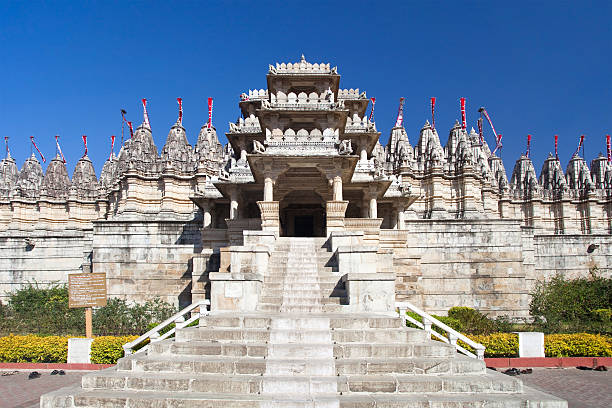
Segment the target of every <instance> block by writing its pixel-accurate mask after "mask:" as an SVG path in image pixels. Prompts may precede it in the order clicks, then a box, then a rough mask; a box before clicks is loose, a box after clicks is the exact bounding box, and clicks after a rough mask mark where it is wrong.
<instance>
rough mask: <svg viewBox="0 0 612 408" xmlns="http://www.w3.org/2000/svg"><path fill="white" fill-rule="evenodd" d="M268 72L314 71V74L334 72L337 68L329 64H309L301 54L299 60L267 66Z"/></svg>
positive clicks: (294, 72)
mask: <svg viewBox="0 0 612 408" xmlns="http://www.w3.org/2000/svg"><path fill="white" fill-rule="evenodd" d="M269 72H270V73H271V74H297V73H316V74H336V73H337V68H336V67H333V68H330V66H329V64H323V63H320V64H317V63H314V64H311V63H310V62H307V61H306V58H304V56H303V55H302V59H301V60H300V62H296V63H293V64H292V63H288V64H285V63H282V64H279V63H276V66H272V65H270V66H269Z"/></svg>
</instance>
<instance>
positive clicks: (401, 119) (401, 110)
mask: <svg viewBox="0 0 612 408" xmlns="http://www.w3.org/2000/svg"><path fill="white" fill-rule="evenodd" d="M403 124H404V97H401V98H400V104H399V109H398V110H397V119H396V121H395V127H402V125H403Z"/></svg>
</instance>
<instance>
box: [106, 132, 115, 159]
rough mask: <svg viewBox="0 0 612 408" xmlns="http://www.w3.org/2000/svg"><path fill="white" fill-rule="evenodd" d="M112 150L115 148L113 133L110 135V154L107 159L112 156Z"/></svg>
mask: <svg viewBox="0 0 612 408" xmlns="http://www.w3.org/2000/svg"><path fill="white" fill-rule="evenodd" d="M114 150H115V135H111V152H110V155H109V156H108V160H110V159H112V158H113V153H114Z"/></svg>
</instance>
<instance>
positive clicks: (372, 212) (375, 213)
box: [368, 196, 378, 218]
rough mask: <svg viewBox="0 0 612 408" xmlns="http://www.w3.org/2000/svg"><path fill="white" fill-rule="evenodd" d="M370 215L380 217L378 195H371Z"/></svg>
mask: <svg viewBox="0 0 612 408" xmlns="http://www.w3.org/2000/svg"><path fill="white" fill-rule="evenodd" d="M368 215H369V217H370V218H378V203H377V202H376V196H370V211H369V213H368Z"/></svg>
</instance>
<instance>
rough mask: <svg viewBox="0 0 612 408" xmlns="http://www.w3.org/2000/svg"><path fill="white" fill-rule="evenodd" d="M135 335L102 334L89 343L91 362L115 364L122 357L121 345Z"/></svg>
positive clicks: (131, 339) (134, 337) (132, 338)
mask: <svg viewBox="0 0 612 408" xmlns="http://www.w3.org/2000/svg"><path fill="white" fill-rule="evenodd" d="M136 338H137V336H121V337H114V336H102V337H96V338H95V339H94V341H93V342H92V343H91V362H92V363H94V364H115V363H116V362H117V360H119V359H120V358H121V357H123V345H124V344H126V343H129V342H130V341H133V340H135V339H136Z"/></svg>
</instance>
